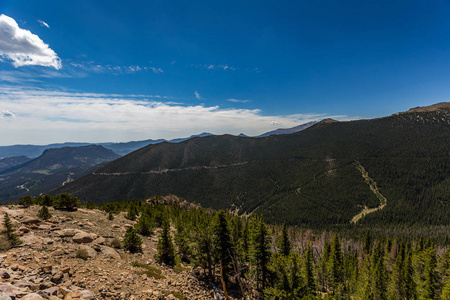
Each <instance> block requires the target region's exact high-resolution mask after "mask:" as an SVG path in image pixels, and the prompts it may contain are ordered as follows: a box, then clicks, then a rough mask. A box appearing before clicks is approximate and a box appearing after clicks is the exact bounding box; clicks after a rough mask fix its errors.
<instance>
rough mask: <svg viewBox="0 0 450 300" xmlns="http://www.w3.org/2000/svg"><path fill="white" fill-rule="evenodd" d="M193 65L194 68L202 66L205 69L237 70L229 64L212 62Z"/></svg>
mask: <svg viewBox="0 0 450 300" xmlns="http://www.w3.org/2000/svg"><path fill="white" fill-rule="evenodd" d="M192 66H193V67H196V68H203V69H207V70H223V71H226V70H229V71H235V70H237V68H235V67H233V66H229V65H212V64H209V65H208V64H199V65H192Z"/></svg>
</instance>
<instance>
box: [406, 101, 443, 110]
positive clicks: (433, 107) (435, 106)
mask: <svg viewBox="0 0 450 300" xmlns="http://www.w3.org/2000/svg"><path fill="white" fill-rule="evenodd" d="M437 110H450V102H440V103H436V104H433V105H429V106H418V107H414V108H411V109H409V110H407V111H406V113H412V112H431V111H437Z"/></svg>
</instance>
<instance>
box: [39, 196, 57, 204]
mask: <svg viewBox="0 0 450 300" xmlns="http://www.w3.org/2000/svg"><path fill="white" fill-rule="evenodd" d="M37 203H38V204H40V205H45V206H52V205H53V197H52V196H50V195H44V196H40V197H39V198H37Z"/></svg>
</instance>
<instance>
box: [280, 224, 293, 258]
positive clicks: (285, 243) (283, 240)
mask: <svg viewBox="0 0 450 300" xmlns="http://www.w3.org/2000/svg"><path fill="white" fill-rule="evenodd" d="M277 247H278V252H279V253H281V254H282V255H284V256H289V253H290V252H291V241H290V240H289V236H288V232H287V228H286V224H283V228H282V230H281V235H280V236H279V237H278V240H277Z"/></svg>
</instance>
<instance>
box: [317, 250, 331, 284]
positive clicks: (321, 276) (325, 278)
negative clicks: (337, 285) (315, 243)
mask: <svg viewBox="0 0 450 300" xmlns="http://www.w3.org/2000/svg"><path fill="white" fill-rule="evenodd" d="M330 253H331V246H330V243H328V241H325V243H324V245H323V250H322V258H321V259H320V262H319V270H318V274H317V277H318V281H319V284H320V287H321V289H322V292H326V291H327V290H328V287H329V285H330V274H329V272H328V260H329V258H330Z"/></svg>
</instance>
